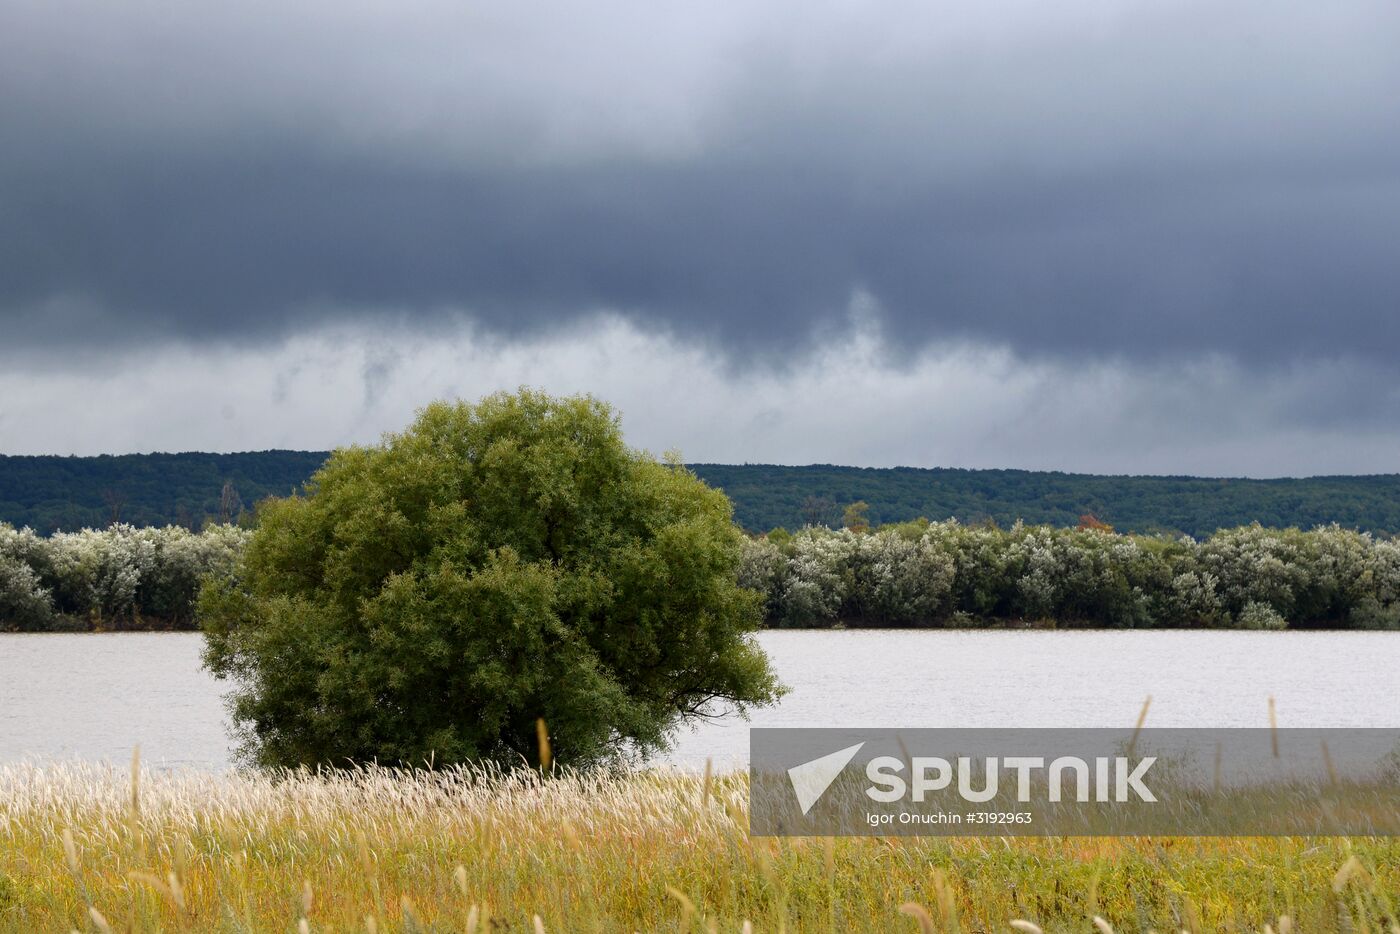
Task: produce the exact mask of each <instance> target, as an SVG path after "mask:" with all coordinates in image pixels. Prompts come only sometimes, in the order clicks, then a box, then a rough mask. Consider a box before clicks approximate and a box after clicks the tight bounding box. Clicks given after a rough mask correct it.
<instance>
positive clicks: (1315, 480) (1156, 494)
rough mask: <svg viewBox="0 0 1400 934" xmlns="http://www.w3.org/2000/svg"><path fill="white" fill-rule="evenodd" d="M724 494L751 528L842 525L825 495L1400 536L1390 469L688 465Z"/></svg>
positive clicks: (1126, 525)
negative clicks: (1253, 475) (1317, 472)
mask: <svg viewBox="0 0 1400 934" xmlns="http://www.w3.org/2000/svg"><path fill="white" fill-rule="evenodd" d="M691 469H692V470H694V471H695V473H696V474H697V475H698V476H699V477H700V478H701V479H702V480H704V481H705V482H706V483H708V484H710V485H711V486H715V487H718V488H720V489H722V490H724V492H725V493H726V494H727V495H728V496H729V498H730V499H731V500H733V502H734V514H735V518H736V519H737V520H738V521H739V524H740V525H742V526H743V527H744V528H746V529H748V530H750V531H754V532H758V531H762V530H764V529H771V528H774V527H775V526H780V525H781V526H785V527H787V528H790V529H791V528H801V527H802V526H804V525H829V526H839V525H841V524H842V522H841V520H842V510H841V507H840V506H837V505H836V504H837V503H842V504H844V503H854V502H857V501H864V502H865V503H868V504H869V507H870V508H869V516H868V517H869V520H870V523H871V525H874V526H882V525H889V524H891V523H896V522H907V521H910V520H913V519H917V518H918V517H920V516H927V517H928V518H930V519H935V520H941V519H950V518H951V519H957V520H958V521H959V522H962V523H964V524H966V525H976V524H978V523H981V522H986V521H989V520H990V521H993V522H996V523H997V524H999V525H1002V526H1010V525H1012V524H1014V523H1016V522H1017V521H1022V522H1025V523H1026V524H1027V525H1053V526H1061V527H1073V526H1075V525H1078V524H1079V523H1080V520H1081V517H1082V516H1085V515H1092V516H1094V517H1095V518H1096V520H1097V521H1099V522H1102V523H1104V524H1107V525H1110V526H1112V527H1113V528H1115V529H1117V530H1118V531H1122V532H1133V533H1138V534H1158V533H1167V534H1172V535H1180V534H1186V535H1191V536H1193V537H1196V538H1204V537H1206V536H1208V535H1210V534H1211V533H1213V532H1214V531H1216V530H1217V529H1222V528H1233V527H1236V526H1242V525H1249V524H1250V523H1252V522H1258V523H1260V524H1261V525H1264V526H1269V527H1273V528H1287V527H1293V526H1296V527H1298V528H1305V529H1306V528H1312V527H1314V526H1318V525H1325V524H1328V523H1332V522H1336V523H1338V524H1340V525H1343V526H1347V527H1352V528H1358V529H1362V530H1366V531H1371V532H1375V533H1388V534H1395V533H1400V476H1396V475H1393V474H1391V475H1384V476H1367V477H1309V478H1307V479H1279V480H1247V479H1211V478H1200V477H1128V476H1111V477H1110V476H1093V475H1089V474H1070V473H1058V472H1040V471H1028V470H958V469H948V468H933V469H923V468H915V467H892V468H869V467H834V466H829V465H813V466H807V467H784V466H775V465H767V464H743V465H727V464H693V465H691Z"/></svg>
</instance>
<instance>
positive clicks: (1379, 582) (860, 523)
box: [0, 508, 1400, 630]
mask: <svg viewBox="0 0 1400 934" xmlns="http://www.w3.org/2000/svg"><path fill="white" fill-rule="evenodd" d="M844 515H845V518H846V519H847V520H849V521H851V522H852V524H853V527H852V528H846V529H841V530H832V529H829V528H825V527H821V526H813V527H807V528H804V529H802V530H801V531H799V532H796V533H789V532H786V531H784V530H782V529H777V530H774V531H773V532H770V533H768V534H767V535H764V536H747V537H745V538H744V541H743V546H742V548H743V551H742V560H741V562H740V566H739V571H738V575H739V582H740V583H741V584H742V585H743V586H744V587H746V588H749V589H750V590H753V591H757V592H758V593H759V594H760V595H761V596H762V600H763V612H764V618H765V622H766V624H767V625H768V626H772V627H834V626H850V627H856V626H926V627H961V626H1004V625H1055V626H1105V627H1184V628H1246V629H1283V628H1287V627H1326V628H1359V629H1392V628H1398V627H1400V543H1398V542H1396V541H1395V540H1392V539H1389V538H1384V537H1376V536H1372V535H1370V534H1369V533H1364V532H1356V531H1352V530H1348V529H1343V528H1341V527H1339V526H1336V525H1329V526H1322V527H1319V528H1316V529H1313V530H1311V531H1300V530H1298V529H1271V528H1265V527H1263V526H1260V525H1257V524H1254V525H1248V526H1241V527H1237V528H1233V529H1226V530H1222V531H1219V532H1216V533H1215V534H1213V535H1211V536H1208V537H1206V538H1204V539H1200V540H1197V539H1192V538H1190V537H1186V536H1175V537H1173V536H1142V535H1128V534H1120V533H1117V532H1113V531H1111V530H1109V529H1108V528H1107V527H1105V526H1102V525H1101V524H1098V523H1095V522H1092V521H1090V522H1086V523H1085V524H1084V527H1081V528H1074V529H1063V528H1055V527H1051V526H1031V525H1025V524H1020V523H1018V524H1015V525H1013V526H1011V527H1010V528H1002V527H999V526H996V525H995V524H992V523H982V524H977V525H967V524H964V523H960V522H958V521H956V520H948V521H944V522H928V521H926V520H919V521H915V522H908V523H900V524H894V525H887V526H884V527H880V528H877V529H873V530H872V529H870V528H869V527H868V526H867V525H865V524H864V517H863V510H861V509H859V508H856V509H854V510H853V509H846V510H844ZM250 534H251V533H250V532H249V531H248V530H246V529H242V528H239V527H237V526H234V525H220V524H211V525H209V526H208V527H206V528H205V529H204V530H203V531H200V532H191V531H190V530H188V529H185V528H182V527H179V526H165V527H161V528H138V527H135V526H130V525H125V524H117V525H113V526H110V527H108V528H105V529H100V530H93V529H87V530H83V531H79V532H61V533H57V534H54V535H51V536H41V535H38V534H36V533H35V532H33V531H32V530H30V529H15V528H14V527H12V526H9V525H5V524H0V630H5V629H9V630H79V629H133V628H161V629H192V628H194V627H195V625H196V623H197V621H196V619H195V605H196V600H197V597H198V594H199V589H200V586H201V582H202V581H204V580H205V579H208V578H211V577H212V578H215V579H227V578H228V577H229V576H230V575H232V574H234V572H235V570H236V568H237V566H238V563H239V561H240V559H241V557H242V554H243V551H244V548H245V545H246V543H247V541H248V538H249V535H250Z"/></svg>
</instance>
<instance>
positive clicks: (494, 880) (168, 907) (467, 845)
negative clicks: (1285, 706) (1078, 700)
mask: <svg viewBox="0 0 1400 934" xmlns="http://www.w3.org/2000/svg"><path fill="white" fill-rule="evenodd" d="M746 805H747V785H746V779H745V778H744V776H742V775H736V774H721V775H711V774H708V773H707V774H705V775H689V774H679V773H672V772H655V771H651V772H635V773H628V774H611V775H609V774H603V773H593V774H565V775H562V776H557V777H553V778H550V779H547V780H545V779H541V778H540V777H538V776H537V775H535V774H534V773H530V772H516V773H510V774H505V773H502V772H498V771H492V770H488V769H452V770H445V771H439V772H434V773H427V772H403V771H396V770H391V769H381V768H370V769H361V770H358V771H353V772H346V773H337V774H328V775H309V774H278V775H262V774H217V775H216V774H209V773H198V772H150V771H144V770H141V769H139V768H137V769H134V770H132V771H131V772H130V773H128V772H126V771H125V770H122V769H115V768H109V767H101V766H94V765H84V764H71V765H48V766H39V765H19V766H7V767H3V768H0V930H3V931H24V932H30V931H68V930H80V931H99V932H105V931H108V930H111V931H149V930H166V931H330V930H337V931H340V930H358V931H379V932H390V931H478V932H485V931H523V932H536V931H551V932H554V931H591V930H600V931H711V930H714V931H735V932H738V931H744V930H751V931H756V932H763V931H793V932H795V931H900V930H907V931H911V932H913V931H920V930H934V931H964V932H972V931H998V930H1000V931H1011V930H1021V931H1029V930H1032V929H1039V930H1042V931H1045V932H1054V931H1071V930H1072V931H1085V932H1089V931H1093V930H1095V926H1096V925H1097V927H1098V930H1104V929H1107V928H1111V929H1113V930H1116V931H1120V932H1121V931H1140V930H1147V929H1155V930H1158V931H1162V932H1168V931H1170V932H1177V931H1183V930H1185V931H1190V932H1196V931H1215V930H1240V931H1243V930H1249V931H1263V930H1265V925H1269V926H1270V929H1271V930H1273V931H1281V930H1283V929H1284V928H1285V927H1291V928H1296V929H1297V930H1299V931H1325V930H1352V931H1374V932H1387V934H1392V932H1395V931H1397V930H1400V928H1397V927H1396V922H1395V906H1396V903H1397V899H1396V892H1397V890H1398V889H1400V843H1397V842H1394V841H1390V840H1360V839H1358V840H1348V839H1335V838H1333V839H1305V838H1272V839H1270V838H1229V839H1199V840H1197V839H1160V838H1158V839H1148V838H1136V839H1112V838H1110V839H1088V838H1059V839H1006V838H994V837H993V838H961V839H943V840H939V839H932V838H925V839H910V838H902V839H901V838H842V839H827V840H820V839H785V840H778V839H767V838H754V837H750V836H749V835H748V833H747V815H746V810H745V809H746ZM1281 916H1282V917H1283V918H1285V920H1284V921H1283V922H1280V921H1279V920H1278V919H1279V918H1280V917H1281ZM1095 919H1098V921H1096V920H1095ZM1013 921H1014V922H1018V923H1017V924H1016V925H1015V926H1013V925H1012V922H1013Z"/></svg>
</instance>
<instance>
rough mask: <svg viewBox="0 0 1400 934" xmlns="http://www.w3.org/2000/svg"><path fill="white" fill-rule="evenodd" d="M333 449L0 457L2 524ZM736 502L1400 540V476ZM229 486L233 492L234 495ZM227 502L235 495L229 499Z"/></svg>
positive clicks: (298, 466)
mask: <svg viewBox="0 0 1400 934" xmlns="http://www.w3.org/2000/svg"><path fill="white" fill-rule="evenodd" d="M325 457H326V455H325V453H324V452H319V451H259V452H255V453H247V454H200V453H189V454H125V455H118V456H102V457H6V456H3V455H0V522H9V523H11V524H13V525H16V526H24V525H28V526H31V527H33V528H34V529H36V530H38V531H40V532H52V531H54V530H55V529H60V528H61V529H74V528H80V527H82V526H94V527H100V526H104V525H107V524H108V523H109V522H110V521H112V519H113V518H119V519H120V520H121V521H124V522H130V523H133V524H135V525H164V524H166V523H175V524H179V525H189V526H198V525H200V524H202V523H203V522H204V520H205V519H208V518H218V517H220V516H221V515H230V514H231V515H236V514H237V512H238V509H239V507H240V506H242V507H247V508H251V507H252V505H253V504H254V503H256V502H257V501H258V500H259V499H262V498H263V497H265V496H285V495H287V494H288V493H289V492H291V491H292V490H293V489H295V488H298V487H299V486H300V485H301V484H302V483H303V482H305V481H306V480H307V478H309V477H310V476H311V474H312V473H313V472H314V471H315V470H316V468H317V467H319V466H320V465H321V462H322V461H323V460H325ZM693 469H694V470H695V472H696V473H698V474H699V475H700V476H701V477H703V478H704V479H705V480H706V481H707V482H708V483H710V484H711V485H713V486H717V487H720V488H722V489H723V490H724V491H725V492H726V493H728V494H729V497H730V499H732V500H733V501H734V508H735V512H736V517H737V518H738V520H739V522H740V524H742V525H743V526H744V527H745V528H747V529H750V530H755V531H757V530H767V529H771V528H773V527H775V526H780V525H781V526H785V527H787V528H797V527H799V526H801V525H803V524H806V523H809V522H810V523H825V524H831V525H835V524H838V523H839V522H840V518H841V510H842V507H843V506H845V505H846V504H847V503H851V502H854V501H856V500H863V501H865V502H866V503H868V504H869V505H870V512H869V518H870V520H871V521H872V522H873V523H875V524H880V523H886V522H898V521H902V520H906V519H914V518H918V517H919V516H925V517H927V518H929V519H946V518H948V517H950V516H952V517H956V518H958V519H960V520H963V521H964V522H979V521H984V520H987V519H991V520H993V521H995V522H997V523H998V524H1001V525H1009V524H1010V523H1012V522H1015V521H1016V520H1017V519H1023V520H1025V521H1026V522H1028V523H1046V524H1050V525H1073V524H1075V523H1076V522H1078V521H1079V517H1080V516H1081V515H1084V514H1086V513H1088V514H1092V515H1094V516H1095V517H1097V518H1098V519H1100V520H1102V521H1104V522H1107V523H1109V524H1111V525H1113V526H1114V527H1116V528H1117V529H1118V530H1120V531H1125V532H1185V533H1188V534H1190V535H1195V536H1198V537H1199V536H1204V535H1208V534H1210V533H1211V532H1213V531H1215V530H1216V529H1217V528H1221V527H1230V526H1237V525H1245V524H1248V523H1250V522H1254V521H1258V522H1260V523H1262V524H1264V525H1270V526H1300V527H1303V528H1309V527H1311V526H1314V525H1320V524H1323V523H1328V522H1338V523H1340V524H1342V525H1344V526H1348V527H1354V528H1360V529H1365V530H1369V531H1374V532H1383V533H1390V534H1394V533H1397V532H1400V475H1391V474H1387V475H1383V476H1369V477H1312V478H1309V479H1304V480H1225V479H1219V480H1216V479H1201V478H1195V477H1101V476H1094V475H1090V474H1065V473H1044V472H1032V471H1025V470H952V469H944V468H935V469H923V468H912V467H896V468H890V469H884V468H861V467H831V466H825V465H817V466H810V467H775V466H767V465H759V464H754V465H749V464H745V465H742V466H740V465H725V464H695V465H693ZM226 489H227V491H228V494H226V492H225V491H226ZM229 494H232V495H229Z"/></svg>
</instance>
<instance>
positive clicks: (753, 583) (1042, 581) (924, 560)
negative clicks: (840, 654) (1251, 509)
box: [739, 512, 1400, 629]
mask: <svg viewBox="0 0 1400 934" xmlns="http://www.w3.org/2000/svg"><path fill="white" fill-rule="evenodd" d="M849 515H850V513H849V512H848V516H849ZM853 518H854V519H856V520H857V524H856V525H855V527H853V528H846V529H841V530H839V531H834V530H831V529H827V528H823V527H807V528H805V529H803V530H802V531H800V532H797V533H795V534H789V533H787V532H785V531H783V530H781V529H779V530H775V531H774V532H771V533H769V534H768V535H766V536H762V537H755V538H749V539H748V540H747V541H746V543H745V545H744V554H743V559H742V562H741V565H740V572H739V573H740V582H741V583H742V584H743V585H744V586H745V587H748V588H750V589H752V590H756V591H758V592H759V593H761V594H762V595H763V597H764V614H765V618H766V621H767V624H768V625H769V626H790V627H835V626H851V627H855V626H924V627H964V626H1003V625H1052V626H1057V627H1069V626H1083V627H1115V628H1117V627H1124V628H1126V627H1182V628H1237V629H1285V628H1289V627H1322V628H1354V629H1395V628H1397V627H1400V543H1397V542H1396V541H1394V540H1390V539H1381V538H1376V537H1373V536H1372V535H1370V534H1368V533H1364V532H1356V531H1351V530H1347V529H1343V528H1341V527H1340V526H1336V525H1329V526H1323V527H1319V528H1316V529H1313V530H1311V531H1300V530H1298V529H1270V528H1265V527H1263V526H1260V525H1258V524H1253V525H1248V526H1241V527H1237V528H1233V529H1226V530H1222V531H1219V532H1216V533H1215V534H1213V535H1211V536H1209V537H1207V538H1205V539H1202V540H1196V539H1193V538H1190V537H1187V536H1178V537H1172V536H1140V535H1124V534H1118V533H1115V532H1113V531H1112V530H1110V529H1109V528H1108V527H1107V526H1105V525H1103V524H1102V523H1099V522H1096V521H1093V520H1092V518H1091V517H1086V522H1085V523H1083V527H1079V528H1074V529H1064V528H1054V527H1051V526H1031V525H1025V524H1022V523H1017V524H1015V525H1013V526H1012V527H1010V528H1001V527H998V526H996V525H994V524H991V523H984V524H979V525H965V524H963V523H960V522H958V521H956V520H949V521H945V522H927V521H916V522H909V523H903V524H899V525H893V526H887V527H884V528H881V529H879V530H876V531H866V530H864V529H863V527H861V526H860V525H859V523H858V520H859V518H860V516H859V512H857V513H856V515H855V516H854V517H853Z"/></svg>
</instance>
